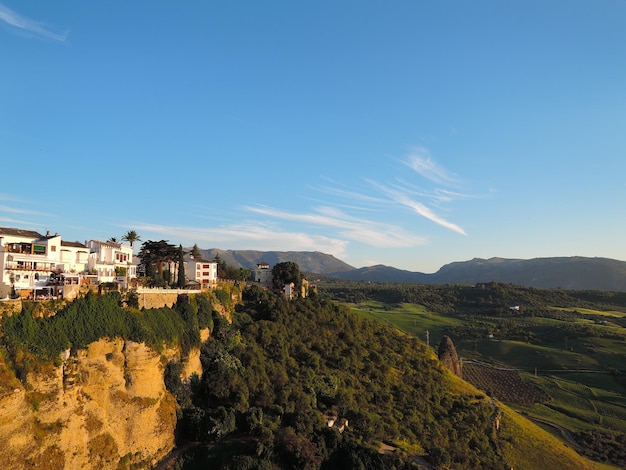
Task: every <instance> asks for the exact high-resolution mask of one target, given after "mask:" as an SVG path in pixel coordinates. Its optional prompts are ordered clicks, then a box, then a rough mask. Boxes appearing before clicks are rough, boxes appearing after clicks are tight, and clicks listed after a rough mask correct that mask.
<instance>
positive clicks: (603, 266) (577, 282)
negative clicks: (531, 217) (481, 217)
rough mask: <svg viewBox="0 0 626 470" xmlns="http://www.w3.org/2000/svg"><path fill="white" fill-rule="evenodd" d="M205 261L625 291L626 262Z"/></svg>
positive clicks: (303, 254)
mask: <svg viewBox="0 0 626 470" xmlns="http://www.w3.org/2000/svg"><path fill="white" fill-rule="evenodd" d="M200 252H201V253H202V257H203V258H204V259H210V260H212V259H214V258H215V256H216V255H219V257H220V258H221V259H223V260H224V261H225V262H226V263H227V264H229V265H231V266H236V267H244V268H248V269H252V268H254V267H255V266H256V264H257V263H260V262H261V261H265V262H267V263H269V264H270V266H273V265H275V264H276V263H282V262H285V261H293V262H295V263H298V265H299V266H300V270H301V271H303V272H307V273H315V274H320V275H323V276H328V277H333V278H337V279H346V280H353V281H370V282H405V283H417V284H476V283H479V282H491V281H496V282H504V283H507V284H516V285H520V286H528V287H539V288H562V289H590V290H610V291H622V292H626V262H625V261H618V260H615V259H610V258H585V257H581V256H572V257H554V258H533V259H527V260H524V259H507V258H490V259H481V258H474V259H472V260H469V261H458V262H454V263H450V264H446V265H445V266H442V267H441V269H439V271H437V272H436V273H434V274H425V273H420V272H414V271H406V270H403V269H397V268H394V267H391V266H384V265H376V266H368V267H364V268H359V269H356V268H355V267H353V266H350V265H349V264H347V263H345V262H343V261H341V260H339V259H337V258H335V257H334V256H332V255H328V254H325V253H320V252H319V251H256V250H220V249H218V248H211V249H209V250H200Z"/></svg>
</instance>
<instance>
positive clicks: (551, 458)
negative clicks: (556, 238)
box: [0, 287, 591, 469]
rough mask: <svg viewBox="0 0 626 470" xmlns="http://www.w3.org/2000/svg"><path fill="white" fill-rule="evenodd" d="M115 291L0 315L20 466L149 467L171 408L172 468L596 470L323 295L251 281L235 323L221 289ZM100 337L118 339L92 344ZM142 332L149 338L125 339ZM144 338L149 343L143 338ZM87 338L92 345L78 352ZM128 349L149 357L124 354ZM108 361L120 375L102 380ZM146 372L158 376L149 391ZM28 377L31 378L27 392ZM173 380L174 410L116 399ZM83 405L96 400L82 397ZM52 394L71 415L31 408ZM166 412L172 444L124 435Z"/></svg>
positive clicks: (147, 397)
mask: <svg viewBox="0 0 626 470" xmlns="http://www.w3.org/2000/svg"><path fill="white" fill-rule="evenodd" d="M116 294H117V293H114V294H108V295H106V296H104V297H95V296H89V295H88V296H87V297H85V298H80V299H77V300H76V301H74V302H72V303H70V304H68V305H67V306H66V307H64V308H63V309H62V310H61V311H59V312H58V313H57V314H56V315H54V316H51V317H44V318H33V314H34V313H35V311H34V310H32V309H31V308H25V309H24V310H23V311H22V312H21V313H20V314H17V315H13V316H7V317H5V318H3V322H2V336H1V339H2V343H3V346H4V348H5V349H4V350H5V352H4V353H3V356H2V358H3V362H4V365H3V368H2V374H3V377H4V378H5V379H6V380H4V382H6V383H7V386H6V387H5V388H4V389H3V390H4V392H3V393H4V396H3V399H5V400H13V399H14V398H17V399H19V400H20V403H21V404H20V408H19V412H18V411H16V412H15V413H13V414H12V415H11V416H9V417H8V419H2V420H0V425H5V426H7V428H6V429H5V431H6V432H7V433H11V432H13V435H11V438H10V439H11V443H12V445H13V446H17V447H19V448H20V453H15V452H11V451H9V454H7V455H12V456H15V455H24V453H22V451H25V452H27V453H28V456H29V459H30V460H28V461H27V462H26V463H25V464H24V465H31V464H33V463H34V464H38V463H39V462H42V463H43V462H44V461H45V459H46V458H49V457H51V456H53V457H54V459H55V460H54V462H52V461H50V462H48V463H49V464H52V463H54V465H48V468H64V467H65V468H67V464H68V463H70V464H72V465H74V464H76V466H82V467H83V468H89V467H90V465H87V464H85V463H84V462H85V461H86V460H85V459H87V458H88V459H89V462H92V463H93V465H92V466H91V468H96V466H97V468H103V469H104V468H111V469H113V468H128V466H129V465H130V466H132V465H139V466H140V467H142V468H143V466H145V463H146V462H149V461H150V460H151V459H152V458H154V457H157V456H160V455H162V452H163V450H166V449H168V448H169V447H170V446H171V439H172V436H173V424H174V423H173V421H171V418H173V417H174V415H175V414H176V415H177V416H178V417H179V420H178V423H177V424H176V430H177V431H176V437H177V442H176V444H177V446H180V447H182V448H183V449H185V448H186V447H185V444H186V443H187V442H188V441H185V440H181V439H182V438H186V439H187V440H191V441H192V442H194V443H195V444H193V447H194V448H193V451H192V452H186V453H185V454H184V455H183V456H181V458H182V460H180V461H179V462H178V463H177V465H178V466H177V467H176V468H209V467H210V468H289V469H303V468H304V469H333V468H398V469H400V468H415V466H414V464H415V463H416V462H421V463H420V464H419V466H418V468H505V467H510V466H514V468H517V469H519V468H536V465H535V463H534V462H533V461H529V460H527V459H526V456H527V455H529V450H530V448H532V449H533V452H535V454H536V455H537V454H539V455H542V461H543V462H545V463H546V464H549V465H551V466H554V465H556V464H558V466H559V467H560V468H561V469H569V468H571V469H581V468H591V467H590V465H588V462H587V461H586V460H584V459H581V458H580V457H579V456H577V455H576V453H575V452H573V451H571V450H570V449H567V448H559V447H558V443H557V441H556V440H555V439H553V438H551V437H550V436H548V435H547V434H546V433H545V432H544V431H542V430H541V429H540V428H538V427H536V426H535V425H532V424H530V423H528V422H526V421H524V420H522V418H521V417H519V416H517V415H515V413H514V412H513V411H509V410H508V409H506V408H505V407H502V408H501V409H500V407H499V406H498V405H495V404H494V403H493V402H491V401H490V400H488V399H487V397H486V396H485V395H484V394H483V393H482V392H479V391H478V390H476V389H474V388H473V387H471V386H470V385H469V384H467V383H465V382H462V381H460V380H459V379H458V378H456V377H455V376H453V375H452V374H450V372H449V371H447V370H446V369H445V368H443V367H442V366H441V364H440V363H439V361H438V360H437V359H436V356H435V355H434V354H433V352H432V350H430V349H429V348H428V347H427V346H426V345H425V344H424V343H422V342H421V341H419V340H418V339H417V338H414V337H411V336H408V335H405V334H402V333H400V332H399V331H398V330H397V329H395V328H390V327H387V326H384V325H380V324H377V323H374V322H371V321H367V320H363V319H361V318H359V317H358V316H355V315H353V314H351V313H350V311H349V309H348V308H347V307H345V306H341V305H338V304H336V303H334V302H331V301H329V300H324V299H323V298H320V297H318V296H313V298H308V299H297V300H295V301H287V300H286V299H285V298H284V297H282V296H280V295H276V294H273V293H271V292H268V291H263V290H261V289H259V288H257V287H250V288H248V289H246V290H245V291H244V292H243V302H242V303H240V304H239V305H238V306H237V308H236V309H234V311H233V310H229V311H230V312H231V315H232V323H231V322H229V321H228V320H227V319H226V318H225V317H223V316H221V315H220V314H217V311H216V309H218V308H219V307H220V305H218V304H215V303H214V301H215V300H216V299H217V298H221V299H222V302H227V303H228V304H229V306H230V307H233V306H232V305H230V302H231V299H232V296H231V295H230V294H228V293H226V292H225V291H224V292H222V291H220V290H217V291H215V293H214V294H215V295H213V293H209V295H208V297H207V296H206V294H201V295H198V296H193V297H190V298H187V297H185V296H181V298H179V300H178V301H177V302H176V305H175V306H174V307H172V308H160V309H152V310H145V311H142V312H139V311H137V310H133V309H126V308H123V307H122V306H121V305H120V303H119V301H120V300H121V299H120V298H119V296H118V295H116ZM222 294H226V295H222ZM26 305H27V307H28V306H29V305H30V307H32V306H34V304H26ZM39 305H41V304H39ZM222 306H223V305H222ZM211 310H212V313H211V314H210V315H211V316H210V317H208V318H207V313H209V312H210V311H211ZM203 325H207V326H208V327H209V328H210V329H211V335H210V337H209V338H208V339H202V340H201V339H200V337H199V336H198V334H197V328H198V327H202V326H203ZM51 334H53V336H52V337H51ZM107 337H108V338H117V339H116V340H114V341H112V342H111V341H104V342H103V341H101V340H100V339H101V338H107ZM142 338H143V341H141V339H142ZM137 340H140V341H141V343H144V344H143V345H140V346H137V347H135V346H132V347H130V346H128V345H129V344H131V343H130V341H132V343H134V344H139V343H137ZM163 342H165V343H166V344H171V345H179V346H180V347H181V349H182V350H183V351H184V350H186V349H187V350H189V347H190V346H195V345H198V344H200V346H201V351H200V361H201V365H202V375H201V376H192V377H191V378H190V380H188V381H183V380H181V379H182V378H183V377H181V374H180V370H181V369H180V365H178V366H177V365H176V363H171V362H170V363H168V364H167V366H166V367H165V370H163V367H164V364H165V362H166V361H164V360H163V359H162V358H160V354H159V353H158V349H159V348H158V345H159V344H162V343H163ZM150 344H152V345H154V346H153V351H152V352H151V351H149V350H148V349H147V348H146V345H148V346H149V345H150ZM68 346H71V348H70V350H69V353H70V354H69V356H67V357H68V358H69V359H70V361H73V362H76V361H74V359H72V358H74V357H78V358H82V357H85V358H87V359H89V358H90V357H93V361H92V362H89V363H88V362H85V363H80V364H78V363H77V365H75V367H74V368H72V371H71V373H63V374H61V375H59V374H52V375H50V374H48V370H49V368H50V367H53V365H52V364H50V362H49V361H50V359H53V358H54V357H57V355H58V354H59V351H61V350H65V349H64V348H67V347H68ZM84 348H86V349H87V350H88V351H90V352H93V354H91V353H89V354H86V355H85V353H83V352H81V351H82V350H83V349H84ZM154 348H156V350H157V351H155V350H154ZM135 349H138V350H139V351H140V352H141V357H142V358H144V359H149V360H150V361H151V364H152V365H147V363H146V361H145V360H143V361H142V362H141V363H136V361H135V360H134V357H135V356H128V355H129V354H130V353H132V352H133V351H134V350H135ZM125 354H126V356H124V355H125ZM89 360H91V359H89ZM53 362H54V361H53ZM46 364H49V365H48V366H47V365H46ZM63 367H64V368H65V367H66V366H65V365H63ZM153 369H154V370H156V373H157V374H158V375H157V376H155V377H152V378H151V379H149V380H147V379H145V378H144V377H143V376H142V378H141V379H138V378H136V377H135V375H134V374H135V372H141V373H142V374H150V373H152V372H154V370H153ZM32 371H37V373H38V374H40V375H41V374H42V373H43V375H44V376H45V377H49V378H50V379H53V378H54V377H56V378H54V380H55V381H56V382H55V383H57V385H58V386H56V388H54V389H53V387H50V386H49V383H51V380H48V381H46V383H44V384H43V385H42V386H33V385H32V384H33V382H31V381H30V379H29V377H30V376H31V372H32ZM109 371H110V373H111V375H112V377H113V379H112V380H111V381H107V382H106V383H104V382H103V380H102V379H103V377H104V376H105V375H106V373H109ZM53 375H54V377H53ZM161 377H163V379H161ZM18 378H19V380H18ZM68 380H70V381H72V382H71V383H70V382H68ZM109 382H111V385H112V386H110V387H109V386H108V383H109ZM21 383H24V384H25V385H21ZM164 383H165V385H166V386H167V390H168V392H167V393H166V392H165V390H164V389H163V384H164ZM59 384H60V385H59ZM150 384H154V385H155V386H156V385H158V388H156V389H154V390H152V389H150V390H148V389H147V388H146V387H147V386H148V385H150ZM68 385H69V386H70V388H68ZM28 387H34V390H33V389H31V390H30V391H27V392H24V391H23V390H24V389H26V388H28ZM71 390H78V391H79V394H78V398H79V400H77V402H76V412H74V411H72V410H73V409H74V408H73V406H74V404H73V402H69V401H68V399H69V396H68V395H67V393H68V391H71ZM109 390H110V392H109ZM33 392H34V393H33ZM170 392H171V393H172V394H173V395H174V397H175V399H176V401H177V403H178V406H179V408H180V409H179V411H178V412H177V413H174V409H173V407H172V406H169V407H167V414H162V415H161V416H162V418H163V419H160V420H157V419H154V417H153V416H151V417H142V418H137V419H135V418H133V416H135V414H136V413H137V412H136V411H129V412H128V413H127V412H126V411H125V409H124V406H125V405H124V404H129V405H137V406H138V407H140V408H141V409H142V410H147V409H148V408H147V407H151V408H153V405H159V403H158V399H157V397H163V398H166V397H168V393H170ZM15 394H17V395H15ZM24 396H26V398H27V399H26V400H24V399H23V397H24ZM118 401H119V403H118ZM91 402H94V407H93V409H92V408H88V407H87V404H88V403H89V404H90V403H91ZM61 403H63V404H64V406H66V407H68V408H67V413H64V412H63V409H62V408H59V407H56V408H55V410H56V411H55V413H56V414H54V415H48V414H45V415H44V414H41V415H38V414H37V413H38V412H39V411H41V413H48V412H49V411H50V409H51V408H50V407H51V406H52V405H53V404H54V405H55V406H56V404H61ZM168 403H171V400H170V401H169V402H168ZM70 405H71V406H70ZM96 405H98V406H96ZM89 406H91V405H89ZM103 408H106V410H105V409H103ZM4 409H6V407H0V411H1V410H4ZM157 409H158V410H161V412H163V411H164V410H165V409H164V407H163V406H161V405H159V406H158V408H157ZM111 413H116V414H115V415H114V419H111V418H109V416H110V414H111ZM124 413H126V415H125V414H124ZM18 415H19V416H22V417H24V416H25V417H26V418H27V419H28V420H30V421H29V423H30V424H29V426H30V427H29V428H28V429H27V430H24V429H21V428H19V429H18V427H15V423H14V421H15V419H17V418H16V417H17V416H18ZM0 416H1V417H3V418H7V416H5V415H1V414H0ZM165 417H169V419H170V420H169V421H167V422H168V423H169V424H168V428H167V429H168V430H165V428H163V429H162V430H161V431H159V432H160V433H161V434H164V438H167V439H169V441H167V442H165V443H164V444H162V446H163V447H162V448H161V449H159V450H158V451H154V450H143V449H144V448H143V447H142V446H145V442H142V443H139V442H137V443H136V444H134V443H133V442H135V441H132V442H131V441H129V440H128V439H127V440H126V441H124V444H123V443H122V441H121V440H120V441H118V437H119V438H120V439H121V435H120V436H118V434H117V433H116V432H117V431H120V432H122V433H126V434H128V433H131V434H133V435H134V436H135V437H137V439H141V435H139V434H137V432H136V431H135V430H134V428H132V426H148V427H146V428H145V429H146V431H147V432H148V433H150V432H153V430H152V428H150V426H154V425H155V424H156V425H158V426H161V425H162V423H163V421H164V419H165ZM20 419H21V418H20ZM73 419H75V420H74V421H72V420H73ZM50 420H53V421H50ZM116 420H122V421H123V422H126V423H127V425H128V426H131V428H128V427H127V428H125V427H123V426H120V425H117V424H116V423H117V421H116ZM519 420H522V421H519ZM15 422H17V423H19V420H18V421H15ZM496 422H497V423H498V424H495V423H496ZM520 423H522V424H520ZM500 425H501V426H502V428H501V429H502V431H499V430H498V426H500ZM524 427H527V428H528V429H524ZM142 429H143V428H142ZM12 430H13V431H12ZM70 430H71V431H72V433H73V434H72V435H76V433H77V432H80V433H82V434H81V436H84V437H81V438H80V439H79V440H77V441H74V443H75V445H74V449H73V453H72V454H71V455H69V454H68V452H70V447H67V449H66V446H65V444H64V443H63V442H61V441H59V440H58V439H57V442H59V443H60V444H58V445H56V446H55V444H54V442H55V438H56V437H57V436H59V435H60V436H61V437H63V435H64V433H65V434H68V432H69V431H70ZM5 435H7V436H8V435H9V434H5ZM42 438H45V441H42V440H41V439H42ZM94 442H96V443H97V446H96V445H95V444H94ZM168 442H169V444H168ZM198 444H200V445H198ZM383 444H384V445H383ZM133 446H134V447H133ZM526 447H528V449H526ZM14 448H16V447H14ZM381 449H388V452H386V453H385V454H381V453H380V450H381ZM394 449H395V450H394ZM12 458H14V457H12ZM79 458H80V459H82V460H80V463H79V461H78V459H79ZM12 462H13V461H12ZM425 462H428V463H429V464H430V465H432V466H433V467H430V466H429V465H428V464H425ZM15 463H16V465H17V461H15ZM20 465H21V464H20ZM24 465H22V466H17V467H16V468H22V467H24ZM187 465H189V466H187ZM194 465H195V466H194ZM424 465H425V466H424ZM133 468H134V467H133Z"/></svg>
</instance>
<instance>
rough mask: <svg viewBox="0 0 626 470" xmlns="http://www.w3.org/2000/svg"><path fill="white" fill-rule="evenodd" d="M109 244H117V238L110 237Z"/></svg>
mask: <svg viewBox="0 0 626 470" xmlns="http://www.w3.org/2000/svg"><path fill="white" fill-rule="evenodd" d="M107 241H108V242H109V243H117V237H109V239H108V240H107Z"/></svg>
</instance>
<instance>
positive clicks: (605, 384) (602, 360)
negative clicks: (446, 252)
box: [349, 300, 626, 437]
mask: <svg viewBox="0 0 626 470" xmlns="http://www.w3.org/2000/svg"><path fill="white" fill-rule="evenodd" d="M349 306H350V308H351V309H352V311H354V312H355V313H358V314H359V315H362V316H364V317H366V318H370V319H374V320H376V321H382V322H385V323H388V324H390V325H393V326H395V327H396V328H399V329H401V330H403V331H404V332H406V333H409V334H411V335H414V336H417V337H419V338H421V339H422V340H423V341H424V342H426V341H428V342H429V344H430V346H431V347H432V348H434V349H435V351H436V349H437V346H438V343H439V341H440V340H441V338H442V337H443V336H444V335H448V336H450V337H451V338H452V339H453V341H454V342H455V345H456V348H457V352H458V354H459V357H461V358H463V359H465V360H478V361H483V362H486V363H490V364H493V365H496V366H501V367H511V368H515V369H519V370H520V372H521V373H522V379H523V380H525V381H527V382H528V383H529V384H532V385H534V386H537V387H539V388H540V389H541V390H543V391H545V392H547V393H548V394H549V396H550V397H551V399H550V400H549V402H548V403H538V404H535V405H513V404H512V405H511V407H512V408H514V409H515V410H516V411H519V412H521V413H523V414H525V415H527V416H528V417H533V418H536V419H540V420H544V421H548V422H551V423H553V424H554V425H556V426H560V427H562V428H565V429H567V430H569V431H571V432H583V431H591V430H603V431H606V432H614V433H622V434H626V386H625V385H626V379H625V378H624V375H626V374H625V373H624V372H619V371H620V370H622V371H623V370H624V368H625V367H626V341H625V340H624V338H625V337H626V334H625V330H626V329H625V328H623V327H621V326H619V325H616V324H614V323H611V322H610V320H611V319H612V318H613V319H621V318H624V317H626V314H625V313H623V312H619V311H602V310H595V309H591V308H556V307H554V308H553V309H554V310H555V311H557V312H564V313H571V314H574V312H575V313H576V315H579V314H582V316H577V317H575V318H567V319H566V320H560V319H558V318H547V317H532V318H528V317H507V318H502V317H498V316H486V315H484V316H480V317H476V316H474V315H473V316H468V315H459V314H440V313H435V312H431V311H429V310H428V309H427V308H426V307H425V306H424V305H420V304H411V303H385V302H379V301H371V300H369V301H364V302H360V303H356V304H349ZM588 315H589V316H596V317H598V316H602V317H605V318H607V320H609V321H608V322H607V323H601V324H598V322H597V321H596V320H593V319H591V318H589V317H587V316H588ZM572 325H574V326H572ZM573 328H574V329H573ZM575 328H579V329H580V328H584V330H576V329H575ZM501 330H506V331H508V332H510V331H516V332H519V330H528V331H532V332H533V335H534V336H533V341H532V342H531V341H523V340H517V339H508V338H506V334H499V333H498V332H499V331H501ZM468 331H469V332H470V334H468V335H467V336H469V337H467V336H465V337H464V335H463V334H462V333H463V332H468ZM580 331H582V333H581V332H580ZM459 332H460V333H461V334H459ZM491 332H493V333H491ZM455 333H456V334H455ZM518 334H519V333H518ZM490 335H492V336H491V337H490ZM498 398H500V399H501V400H502V401H504V402H505V403H506V397H504V398H501V397H498ZM544 427H546V429H547V430H548V431H550V432H551V433H552V434H553V435H555V436H557V437H559V436H560V433H559V432H558V431H556V430H555V429H556V428H550V426H544Z"/></svg>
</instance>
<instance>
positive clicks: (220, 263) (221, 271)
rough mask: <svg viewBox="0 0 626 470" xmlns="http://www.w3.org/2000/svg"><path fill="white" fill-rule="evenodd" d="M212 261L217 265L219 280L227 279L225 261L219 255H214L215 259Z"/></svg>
mask: <svg viewBox="0 0 626 470" xmlns="http://www.w3.org/2000/svg"><path fill="white" fill-rule="evenodd" d="M213 261H215V262H216V263H217V277H218V278H219V279H227V278H228V265H227V264H226V261H224V260H223V259H222V258H220V255H219V253H215V258H213Z"/></svg>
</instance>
